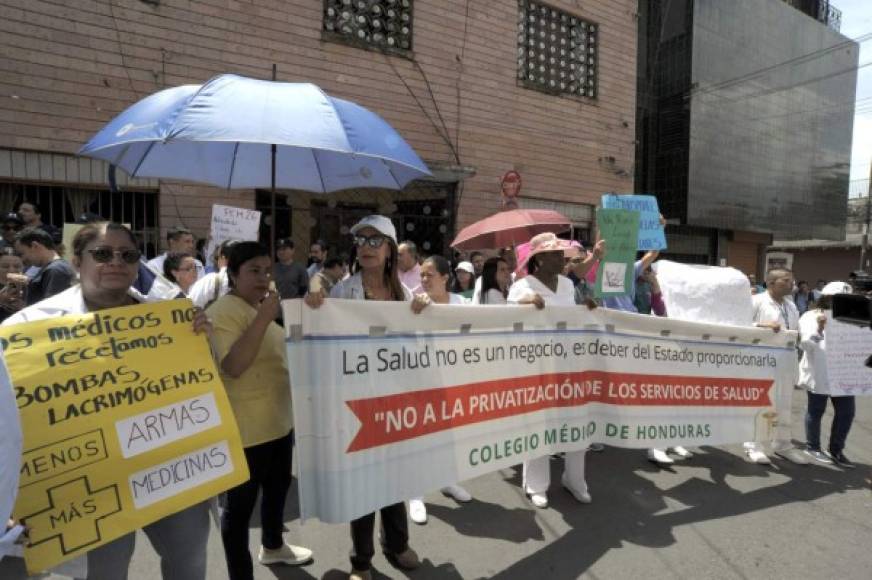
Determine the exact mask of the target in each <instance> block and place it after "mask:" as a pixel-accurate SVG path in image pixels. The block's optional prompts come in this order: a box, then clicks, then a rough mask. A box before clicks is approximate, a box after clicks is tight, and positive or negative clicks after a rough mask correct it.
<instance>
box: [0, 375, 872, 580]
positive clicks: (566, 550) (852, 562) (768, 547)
mask: <svg viewBox="0 0 872 580" xmlns="http://www.w3.org/2000/svg"><path fill="white" fill-rule="evenodd" d="M804 409H805V392H804V391H798V390H797V391H794V405H793V436H794V439H795V440H796V442H797V443H798V442H800V441H802V440H803V439H804V436H803V433H804V431H803V427H802V414H803V413H804ZM831 417H832V414H831V410H830V411H828V413H827V416H826V417H825V418H824V427H823V430H822V431H823V433H824V434H828V433H829V422H830V419H831ZM826 439H827V437H824V441H826ZM824 444H825V443H824ZM693 451H694V452H695V454H694V456H693V457H692V458H690V459H688V460H685V461H681V462H676V464H675V466H674V467H672V468H661V467H658V466H655V465H654V464H652V463H650V462H648V461H647V459H646V456H645V453H644V452H643V451H636V450H621V449H614V448H606V450H605V451H604V452H602V453H590V454H588V462H587V479H588V483H589V486H590V490H591V494H592V495H593V504H591V505H581V504H578V503H577V502H576V501H575V500H574V499H573V498H572V497H571V496H570V495H569V494H568V493H567V492H566V491H565V490H563V489H562V488H561V487H560V485H559V481H560V477H559V476H560V473H561V469H562V461H561V460H559V459H553V460H552V487H551V492H550V494H549V497H550V500H551V504H550V506H549V507H548V508H547V509H536V508H534V507H532V506H531V505H530V504H529V503H528V502H527V500H526V499H525V497H524V495H523V494H522V492H521V490H520V487H519V484H520V466H518V467H516V468H513V469H506V470H502V471H498V472H494V473H491V474H489V475H486V476H482V477H479V478H477V479H474V480H471V481H468V482H464V485H465V486H466V487H467V489H468V490H469V491H470V492H471V493H472V494H473V496H474V497H475V499H474V500H473V501H472V502H471V503H468V504H464V505H459V504H457V503H456V502H455V501H454V500H452V499H449V498H446V497H443V496H442V495H441V494H439V493H434V494H431V495H430V496H428V497H427V501H428V508H429V515H430V518H429V521H428V523H427V524H426V525H423V526H419V525H415V524H411V523H410V526H411V544H412V546H413V547H414V548H415V549H416V550H417V551H418V553H419V554H420V556H421V559H422V561H423V565H422V566H421V568H420V569H419V570H416V571H414V572H410V573H405V572H402V571H400V570H398V569H396V568H394V567H392V566H391V565H390V564H389V563H388V561H387V560H386V559H385V558H384V556H383V555H381V554H378V555H377V556H376V558H375V560H374V562H373V564H374V577H375V578H415V579H420V580H424V579H445V580H454V579H461V578H463V579H473V578H498V579H505V580H516V579H517V580H522V579H523V580H526V579H536V580H544V579H549V580H550V579H563V578H591V579H595V578H670V579H672V578H694V579H697V578H765V579H767V580H772V579H780V578H791V579H796V578H840V579H845V580H848V579H853V578H856V579H863V580H868V579H869V578H872V544H870V538H872V517H870V514H872V494H870V474H872V470H870V466H872V400H870V399H869V398H858V405H857V419H856V420H855V422H854V426H853V429H852V431H851V434H850V436H849V438H848V447H847V449H846V455H848V456H849V457H850V458H852V459H853V460H854V461H856V462H857V463H858V467H857V469H854V470H843V469H840V468H837V467H831V466H822V465H810V466H797V465H793V464H789V463H787V462H785V461H782V460H776V461H775V462H774V463H773V465H771V466H760V465H753V464H750V463H748V462H747V461H746V460H745V459H744V455H743V453H742V450H741V447H740V446H731V447H727V448H711V447H706V448H701V449H693ZM295 498H296V488H293V489H292V490H291V494H290V497H289V501H288V509H287V513H286V522H287V528H288V533H287V534H285V538H286V540H287V541H289V542H291V543H296V544H302V545H305V546H307V547H309V548H311V549H312V550H314V553H315V558H314V561H313V562H312V563H310V564H308V565H306V566H302V567H298V568H292V567H286V566H276V567H272V568H267V567H264V566H260V565H258V564H255V577H256V578H258V579H264V580H267V579H274V578H279V579H289V580H290V579H307V578H324V579H340V578H344V577H345V575H346V574H347V571H348V570H349V563H348V551H349V548H350V545H351V541H350V537H349V533H348V526H346V525H324V524H321V523H319V522H317V521H308V522H306V523H305V524H301V523H300V520H299V518H298V513H297V509H296V500H295ZM256 528H257V521H256V520H255V521H253V522H252V534H251V550H252V553H253V554H254V553H256V549H257V546H258V543H259V540H260V534H259V531H258V530H257V529H256ZM208 549H209V560H208V565H209V578H210V580H212V579H214V580H218V579H224V578H227V573H226V571H225V566H224V554H223V550H222V546H221V538H220V535H219V533H218V530H217V529H215V528H214V527H213V529H212V531H211V536H210V540H209V548H208ZM159 571H160V564H159V560H158V558H157V556H156V554H155V552H154V551H153V550H152V548H151V546H150V545H149V543H148V540H147V539H146V537H145V536H144V535H142V534H139V536H138V538H137V547H136V552H135V554H134V558H133V563H132V565H131V568H130V578H132V579H152V578H160V572H159ZM4 580H5V578H4Z"/></svg>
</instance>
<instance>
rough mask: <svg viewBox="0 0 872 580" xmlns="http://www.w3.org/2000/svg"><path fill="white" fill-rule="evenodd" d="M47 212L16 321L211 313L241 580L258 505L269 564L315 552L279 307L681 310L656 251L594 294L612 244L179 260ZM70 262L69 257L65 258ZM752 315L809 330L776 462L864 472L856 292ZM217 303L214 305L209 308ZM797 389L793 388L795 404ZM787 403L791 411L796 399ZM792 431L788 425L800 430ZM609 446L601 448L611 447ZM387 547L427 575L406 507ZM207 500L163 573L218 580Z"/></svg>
mask: <svg viewBox="0 0 872 580" xmlns="http://www.w3.org/2000/svg"><path fill="white" fill-rule="evenodd" d="M41 218H42V216H41V212H40V209H39V207H38V206H37V205H36V204H33V203H30V202H25V203H22V204H21V205H20V207H19V209H18V211H17V212H16V213H9V214H7V215H6V216H5V217H4V219H3V222H2V240H0V317H2V319H3V324H5V325H11V324H17V323H20V322H26V321H32V320H40V319H44V318H48V317H52V316H59V315H64V314H72V313H85V312H92V311H96V310H101V309H106V308H113V307H117V306H123V305H129V304H137V303H145V302H151V301H155V300H161V299H173V298H179V297H188V298H190V299H191V300H192V301H193V303H194V304H195V306H196V307H198V311H197V316H196V317H195V319H194V331H195V332H207V333H209V335H210V338H211V344H212V348H213V350H214V355H215V357H216V361H217V362H218V365H219V369H220V372H221V375H222V379H223V382H224V385H225V388H226V390H227V394H228V398H229V400H230V402H231V406H232V408H233V410H234V413H235V415H236V419H237V423H238V425H239V427H240V431H241V436H242V442H243V446H244V447H245V455H246V459H247V461H248V466H249V471H250V473H251V477H250V479H249V481H247V482H246V483H243V484H241V485H239V486H237V487H235V488H233V489H231V490H229V491H228V492H226V493H225V494H224V498H223V511H222V515H221V535H222V539H223V543H224V549H225V554H226V561H227V569H228V571H229V576H230V578H232V579H233V580H237V579H251V578H253V560H252V556H251V554H250V553H249V549H248V534H249V532H248V530H249V523H250V519H251V516H252V513H253V510H254V508H255V506H256V503H257V499H258V496H259V495H260V496H261V503H260V526H261V530H262V534H261V547H260V549H259V550H258V553H257V559H258V562H259V563H261V564H264V565H273V564H281V563H283V564H289V565H296V564H301V563H304V562H306V561H308V560H310V559H311V557H312V552H311V551H310V550H308V549H307V548H304V547H301V546H295V545H292V544H289V543H286V542H285V540H284V538H283V531H284V528H283V521H282V516H283V513H284V504H285V499H286V496H287V492H288V489H289V487H290V484H291V457H292V449H293V415H292V413H291V397H290V385H289V380H288V369H287V362H286V359H285V351H284V342H283V341H284V335H283V331H282V329H281V328H280V326H278V324H277V323H276V321H277V320H279V319H280V307H279V303H280V300H282V299H291V298H299V297H305V300H306V303H307V304H308V305H309V307H311V308H313V309H316V310H317V309H318V308H319V307H320V306H321V305H322V304H323V303H324V301H325V300H327V299H351V300H379V301H406V302H409V304H410V309H409V312H410V316H414V315H415V314H416V313H420V312H421V311H423V310H424V309H425V308H427V307H429V305H430V304H453V305H506V304H510V305H511V304H515V305H522V304H532V305H535V307H536V308H540V309H541V308H551V307H554V306H571V305H584V307H586V308H591V309H592V308H597V307H602V308H611V309H617V310H622V311H627V312H633V313H638V314H640V315H650V316H668V315H669V313H668V312H667V311H666V306H665V303H664V299H663V295H662V292H661V289H660V286H659V284H658V280H657V275H656V273H655V271H654V269H653V268H652V264H653V262H654V261H655V260H656V259H657V258H658V253H657V252H656V251H651V252H647V253H645V254H644V255H642V256H640V258H639V259H638V260H637V261H636V263H635V265H634V277H633V283H632V284H631V287H630V288H629V292H628V293H627V294H626V295H624V296H619V297H616V298H606V299H603V300H600V301H597V300H595V298H594V292H593V288H594V286H595V282H596V272H597V263H598V261H599V260H601V259H602V257H603V255H604V254H605V252H607V251H608V248H607V247H606V246H605V244H604V242H602V241H600V242H598V243H596V244H594V245H592V247H590V248H587V247H585V246H584V245H583V244H581V243H579V242H577V241H571V240H564V239H560V238H559V237H558V236H556V235H554V234H550V233H545V234H540V235H538V236H535V237H534V238H532V239H531V240H530V241H529V242H528V243H526V244H522V245H521V246H519V247H517V248H503V249H495V250H494V251H493V252H492V254H493V255H487V254H485V253H483V252H472V253H470V254H468V255H464V254H459V253H458V254H456V255H455V256H453V260H452V261H449V260H448V259H446V258H444V257H442V256H438V255H434V256H428V257H424V256H421V255H420V253H419V251H418V248H417V246H416V244H415V243H414V242H412V241H408V240H407V241H402V240H399V239H398V237H397V233H396V229H395V227H394V225H393V223H392V222H391V220H390V219H389V218H387V217H385V216H380V215H373V216H368V217H366V218H364V219H362V220H361V221H360V222H359V223H357V224H356V225H354V226H353V227H352V228H351V229H350V234H351V236H352V242H353V244H352V250H351V254H350V256H349V257H348V259H347V260H346V259H344V258H343V257H340V256H334V255H332V254H331V252H330V248H328V246H327V245H326V244H325V243H324V242H323V241H320V240H316V241H314V242H313V243H312V244H311V246H310V247H309V253H308V256H307V260H306V263H305V264H304V263H303V262H302V261H297V259H296V248H295V244H294V241H293V240H290V239H280V240H278V241H277V242H276V258H277V259H276V260H274V259H273V257H272V256H270V253H269V251H268V250H267V249H266V248H265V247H264V246H263V245H261V244H259V243H257V242H244V241H228V242H224V243H222V244H220V245H218V246H217V247H216V248H215V250H214V252H213V255H212V256H203V255H197V252H196V251H195V248H196V247H197V245H196V242H195V239H194V236H193V234H192V233H191V232H190V231H188V230H186V229H184V228H173V229H171V230H169V231H168V233H167V237H166V246H167V248H166V252H165V253H163V254H161V255H160V256H157V257H155V258H153V259H151V260H149V261H147V262H146V261H145V257H144V256H143V255H142V253H141V251H140V249H139V248H140V247H141V245H140V243H139V241H138V240H137V239H136V237H135V236H134V234H133V233H132V232H131V231H130V230H129V229H128V228H127V227H125V226H123V225H120V224H114V223H106V222H104V221H103V220H101V219H100V218H99V217H97V216H83V219H82V220H81V221H82V222H84V223H83V227H82V228H81V229H80V230H79V231H78V233H77V234H76V235H75V237H74V239H73V241H72V244H71V245H72V247H71V248H66V249H65V248H62V246H61V244H60V239H59V238H60V230H58V229H57V228H55V227H53V226H51V225H50V224H46V223H44V222H42V219H41ZM65 253H68V254H69V255H68V256H67V259H64V257H63V255H64V254H65ZM749 286H750V291H751V293H752V294H754V296H753V298H752V302H753V311H754V320H755V324H757V325H758V326H765V327H768V328H771V329H772V330H773V331H775V332H779V331H780V330H782V329H787V330H796V331H799V333H800V343H799V344H800V349H801V361H800V363H799V364H800V385H801V386H803V387H805V388H806V389H807V391H808V406H807V408H808V410H807V415H806V421H805V428H806V439H807V444H806V447H805V449H803V450H800V449H795V448H793V447H792V446H791V445H790V442H789V438H787V439H776V441H775V443H774V445H773V446H772V450H773V451H774V453H775V455H776V456H778V457H781V458H783V459H786V460H788V461H791V462H794V463H809V462H819V463H824V464H828V463H835V464H838V465H839V466H841V467H843V468H851V467H853V466H854V464H853V463H852V462H851V461H850V460H849V459H848V458H847V457H846V456H845V453H844V449H845V443H846V439H847V435H848V432H849V430H850V427H851V422H852V420H853V417H854V400H853V397H846V396H831V394H830V389H829V385H828V381H827V372H826V359H825V357H824V353H825V350H826V326H827V324H828V322H829V321H830V319H831V317H832V311H831V299H832V295H834V294H837V293H845V292H851V287H850V286H849V285H848V284H845V283H841V282H834V283H829V284H828V283H826V281H823V280H819V281H818V282H817V283H816V285H815V287H814V288H813V289H812V288H810V287H809V285H808V284H807V283H806V282H804V281H799V282H796V281H795V280H794V278H793V275H792V273H791V272H790V271H789V270H785V269H775V270H772V271H770V272H768V273H767V277H766V280H765V285H760V286H758V285H757V283H756V281H755V280H754V279H753V278H749ZM204 309H205V310H204ZM790 395H791V393H789V392H788V393H787V396H790ZM828 400H829V401H831V402H832V404H833V407H834V408H835V420H834V422H833V426H832V432H831V434H830V438H829V442H828V447H827V449H826V451H824V450H823V447H822V443H821V437H820V426H821V417H822V415H823V413H824V410H825V409H826V405H827V401H828ZM788 408H789V406H788ZM786 427H788V428H789V422H788V423H787V425H786ZM745 448H746V453H747V455H748V458H749V460H750V461H752V462H754V463H768V462H770V461H771V458H770V457H769V455H767V450H764V449H763V448H762V447H760V446H759V445H758V444H755V443H748V444H746V445H745ZM596 450H602V446H598V447H597V448H596ZM587 451H588V449H581V450H577V451H573V452H568V453H566V454H565V455H564V459H563V461H564V465H565V468H564V472H563V476H562V478H561V484H562V486H563V487H564V488H565V489H566V490H567V491H568V492H569V493H570V494H571V495H572V496H573V497H574V498H575V499H576V500H577V501H578V502H580V503H582V504H585V503H590V502H591V501H592V494H591V491H590V490H589V488H588V486H587V483H586V481H585V454H586V452H587ZM690 456H691V454H690V452H689V451H688V450H686V449H684V448H681V447H676V448H670V449H649V450H648V458H649V459H650V460H651V461H652V462H654V463H657V464H661V465H668V464H672V463H674V462H675V460H676V459H684V458H688V457H690ZM549 461H550V458H549V457H548V456H545V457H539V458H536V459H532V460H530V461H526V462H524V466H523V482H522V485H523V488H524V492H525V493H526V494H527V497H528V498H529V500H530V502H531V505H533V506H535V507H537V508H546V507H547V506H548V492H549V488H550V484H551V482H550V469H549ZM442 492H443V493H445V494H446V495H448V496H450V497H453V498H454V499H455V500H457V501H458V502H468V501H470V499H471V496H470V494H469V493H468V492H467V491H466V490H465V489H464V488H463V487H461V486H460V485H459V484H455V485H452V486H448V487H446V488H443V489H442ZM409 506H410V509H409V515H410V516H411V519H412V520H413V521H414V522H416V523H419V524H423V523H425V522H426V521H427V513H426V506H425V504H424V502H423V498H411V499H410V501H409ZM379 512H380V517H381V527H380V529H381V532H380V540H381V544H382V548H383V549H384V551H385V553H386V554H387V555H388V557H389V559H390V560H391V561H392V562H393V563H394V564H395V565H396V566H398V567H400V568H403V569H407V570H410V569H414V568H416V567H418V566H419V563H420V560H419V558H418V555H417V553H416V552H415V551H414V550H413V549H412V548H411V547H410V534H409V526H408V523H407V520H408V517H409V516H408V515H407V508H406V503H405V502H400V503H396V504H393V505H389V506H385V507H383V508H381V509H380V510H379ZM208 513H209V508H208V505H207V504H200V505H197V506H192V507H190V508H187V509H185V510H183V511H182V512H179V513H177V514H174V515H172V516H169V517H167V518H164V519H162V520H159V521H157V522H155V523H153V524H150V525H149V526H147V527H146V528H145V529H144V531H145V533H146V535H147V536H148V538H149V540H150V541H151V543H152V545H153V546H154V547H155V549H156V550H157V552H158V554H159V555H160V557H161V570H162V574H163V577H164V578H186V579H194V580H198V579H202V578H205V574H206V539H207V537H208V527H209V517H208ZM375 522H376V514H375V513H371V514H367V515H365V516H363V517H361V518H358V519H356V520H354V521H353V522H351V524H350V532H351V543H352V551H351V567H352V571H351V574H350V577H351V578H353V579H367V578H371V572H370V567H371V561H372V558H373V556H374V554H375V548H376V543H375V530H376V526H375ZM133 550H134V534H129V535H127V536H124V537H122V538H120V539H117V540H114V541H112V542H110V543H108V544H105V545H103V546H101V547H99V548H97V549H95V550H92V551H91V552H89V553H88V556H87V561H88V578H95V579H96V578H126V576H127V573H126V570H127V566H128V564H129V562H130V559H131V556H132V554H133Z"/></svg>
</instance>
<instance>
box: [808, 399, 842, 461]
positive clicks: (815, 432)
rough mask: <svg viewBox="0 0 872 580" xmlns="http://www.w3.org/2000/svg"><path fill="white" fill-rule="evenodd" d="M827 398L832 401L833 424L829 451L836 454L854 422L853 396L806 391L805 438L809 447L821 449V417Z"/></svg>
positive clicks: (840, 450)
mask: <svg viewBox="0 0 872 580" xmlns="http://www.w3.org/2000/svg"><path fill="white" fill-rule="evenodd" d="M827 399H829V400H830V401H832V402H833V411H834V416H833V426H832V429H831V430H830V445H829V451H830V453H832V454H834V455H838V454H839V453H841V452H842V450H843V449H844V448H845V440H846V439H847V438H848V431H850V430H851V423H853V422H854V397H853V396H848V397H830V396H829V395H817V394H815V393H812V392H811V391H809V392H808V408H807V410H806V412H805V438H806V441H807V442H808V447H809V449H813V450H815V451H820V450H821V419H822V418H823V416H824V411H826V410H827Z"/></svg>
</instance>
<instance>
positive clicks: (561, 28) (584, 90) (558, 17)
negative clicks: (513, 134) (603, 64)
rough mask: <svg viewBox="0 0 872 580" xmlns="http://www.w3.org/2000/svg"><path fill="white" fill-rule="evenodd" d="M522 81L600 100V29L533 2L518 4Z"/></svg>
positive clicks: (520, 79) (519, 64) (542, 87)
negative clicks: (598, 84)
mask: <svg viewBox="0 0 872 580" xmlns="http://www.w3.org/2000/svg"><path fill="white" fill-rule="evenodd" d="M518 8H519V10H518V81H519V82H520V83H521V84H523V85H524V86H526V87H529V88H532V89H537V90H541V91H545V92H548V93H555V94H566V95H574V96H576V97H587V98H591V99H593V98H596V95H597V86H596V85H597V51H598V47H597V38H598V33H599V27H598V26H597V25H596V24H595V23H593V22H588V21H587V20H583V19H581V18H578V17H577V16H572V15H571V14H569V13H567V12H564V11H562V10H557V9H556V8H552V7H550V6H546V5H545V4H541V3H540V2H534V1H533V0H518Z"/></svg>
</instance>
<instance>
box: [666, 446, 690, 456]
mask: <svg viewBox="0 0 872 580" xmlns="http://www.w3.org/2000/svg"><path fill="white" fill-rule="evenodd" d="M669 451H671V452H672V453H673V454H674V455H677V456H678V457H680V458H682V459H687V458H688V457H691V456H692V455H693V453H691V452H690V451H688V450H687V449H685V448H684V447H681V446H680V445H679V446H678V447H672V448H670V449H669Z"/></svg>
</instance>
